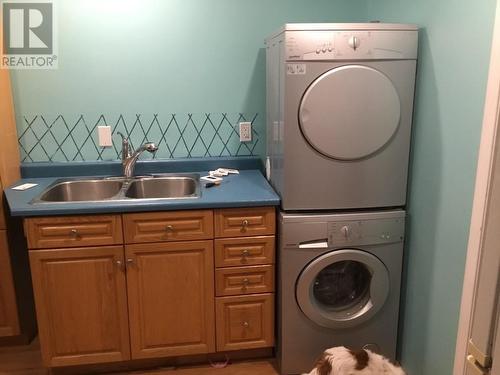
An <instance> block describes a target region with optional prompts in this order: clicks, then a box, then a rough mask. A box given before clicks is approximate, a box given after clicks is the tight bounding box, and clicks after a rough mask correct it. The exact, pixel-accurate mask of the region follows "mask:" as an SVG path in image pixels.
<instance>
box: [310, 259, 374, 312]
mask: <svg viewBox="0 0 500 375" xmlns="http://www.w3.org/2000/svg"><path fill="white" fill-rule="evenodd" d="M371 278H372V275H371V273H370V270H369V269H368V267H366V266H365V265H364V264H363V263H360V262H357V261H354V260H343V261H340V262H336V263H332V264H330V265H329V266H326V267H325V268H323V269H322V270H321V271H320V272H319V273H318V275H317V276H316V278H315V279H314V283H313V296H314V298H315V299H316V301H317V302H318V304H320V305H321V306H322V307H323V308H324V309H327V310H331V311H343V310H347V309H352V308H353V307H355V306H358V305H365V304H366V302H367V300H368V299H369V297H370V282H371Z"/></svg>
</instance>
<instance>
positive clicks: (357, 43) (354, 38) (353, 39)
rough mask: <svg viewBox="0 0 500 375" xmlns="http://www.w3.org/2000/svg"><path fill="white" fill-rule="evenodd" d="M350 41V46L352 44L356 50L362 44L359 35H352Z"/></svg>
mask: <svg viewBox="0 0 500 375" xmlns="http://www.w3.org/2000/svg"><path fill="white" fill-rule="evenodd" d="M348 43H349V46H350V47H351V48H352V49H353V50H355V51H356V50H357V49H358V47H359V46H360V44H361V40H359V38H358V37H357V36H351V37H350V38H349V41H348Z"/></svg>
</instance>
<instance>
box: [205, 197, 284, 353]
mask: <svg viewBox="0 0 500 375" xmlns="http://www.w3.org/2000/svg"><path fill="white" fill-rule="evenodd" d="M275 220H276V217H275V210H274V207H252V208H234V209H220V210H215V236H216V237H218V238H216V239H215V264H216V267H217V268H216V270H215V275H216V277H215V281H216V284H215V285H216V322H217V323H216V327H217V350H219V351H226V350H240V349H254V348H265V347H272V346H273V345H274V288H275V286H274V277H275V276H274V275H275V272H274V259H275V255H274V253H275V249H274V247H275V237H274V234H275V230H276V224H275Z"/></svg>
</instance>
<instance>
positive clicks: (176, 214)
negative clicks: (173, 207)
mask: <svg viewBox="0 0 500 375" xmlns="http://www.w3.org/2000/svg"><path fill="white" fill-rule="evenodd" d="M123 220H124V229H125V242H126V243H144V242H160V241H182V240H205V239H210V238H213V233H214V228H213V226H214V225H213V213H212V211H210V210H206V211H172V212H150V213H149V212H148V213H140V214H126V215H123Z"/></svg>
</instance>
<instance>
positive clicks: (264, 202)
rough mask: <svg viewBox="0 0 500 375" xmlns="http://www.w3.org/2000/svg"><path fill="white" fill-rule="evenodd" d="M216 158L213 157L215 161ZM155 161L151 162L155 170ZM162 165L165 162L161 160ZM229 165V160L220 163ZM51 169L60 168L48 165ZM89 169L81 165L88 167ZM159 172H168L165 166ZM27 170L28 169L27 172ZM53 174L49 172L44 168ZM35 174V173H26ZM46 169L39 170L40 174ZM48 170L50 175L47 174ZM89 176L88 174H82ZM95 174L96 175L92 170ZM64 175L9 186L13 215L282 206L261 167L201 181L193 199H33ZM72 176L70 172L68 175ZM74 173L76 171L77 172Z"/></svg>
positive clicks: (202, 174) (187, 169) (192, 166)
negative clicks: (198, 193)
mask: <svg viewBox="0 0 500 375" xmlns="http://www.w3.org/2000/svg"><path fill="white" fill-rule="evenodd" d="M211 162H212V161H211ZM153 163H155V162H149V164H150V166H149V167H150V169H151V171H153V169H154V168H152V167H151V165H153V166H154V164H153ZM158 165H161V162H159V163H158ZM196 166H198V167H202V166H206V165H204V164H203V163H202V162H198V164H196V165H192V164H190V167H189V168H186V172H188V171H189V172H195V171H194V170H193V169H195V168H196ZM219 166H221V167H227V166H228V163H227V162H226V163H221V164H219ZM255 166H256V164H252V163H247V165H246V167H247V168H252V167H254V168H255ZM231 167H238V164H237V163H236V164H231ZM45 168H48V169H49V170H55V171H57V168H55V169H52V168H50V166H46V167H45ZM85 170H87V171H88V169H81V170H80V173H81V172H82V171H85ZM155 172H164V171H162V170H160V171H158V170H157V171H155ZM23 173H24V172H23ZM44 173H47V174H51V173H49V172H44ZM197 173H199V174H200V176H205V175H207V172H206V171H204V170H199V171H198V172H197ZM24 174H25V175H28V176H33V173H32V174H31V175H30V174H29V173H24ZM40 174H42V173H39V174H38V175H40ZM47 174H46V175H47ZM79 176H85V175H79ZM91 176H92V177H95V176H96V175H94V174H92V175H91ZM61 177H62V176H51V177H29V178H23V179H22V180H20V181H18V182H17V183H15V184H14V185H12V186H11V187H9V188H7V189H5V195H6V198H7V202H8V204H9V207H10V212H11V215H12V216H21V217H28V216H47V215H74V214H97V213H121V212H141V211H142V212H145V211H168V210H186V209H201V208H227V207H255V206H278V205H279V204H280V199H279V196H278V195H277V194H276V193H275V192H274V190H273V188H272V187H271V186H270V185H269V183H268V182H267V180H266V179H265V178H264V176H263V175H262V172H261V170H259V169H240V174H235V175H229V176H227V177H224V180H223V181H222V183H221V184H220V185H219V186H216V187H212V188H208V189H207V188H205V183H204V182H203V181H201V197H200V198H193V199H164V200H161V199H159V200H120V201H100V202H71V203H36V204H32V203H30V202H31V201H32V200H33V199H34V198H36V197H37V196H38V195H40V194H41V193H42V192H43V191H44V190H45V189H47V187H48V186H50V185H51V184H53V183H54V182H55V181H57V180H58V179H60V178H61ZM64 177H69V176H67V175H66V176H64ZM73 177H74V174H73ZM28 182H29V183H36V184H38V186H36V187H33V188H31V189H28V190H25V191H16V190H12V187H14V186H17V185H20V184H24V183H28Z"/></svg>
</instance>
